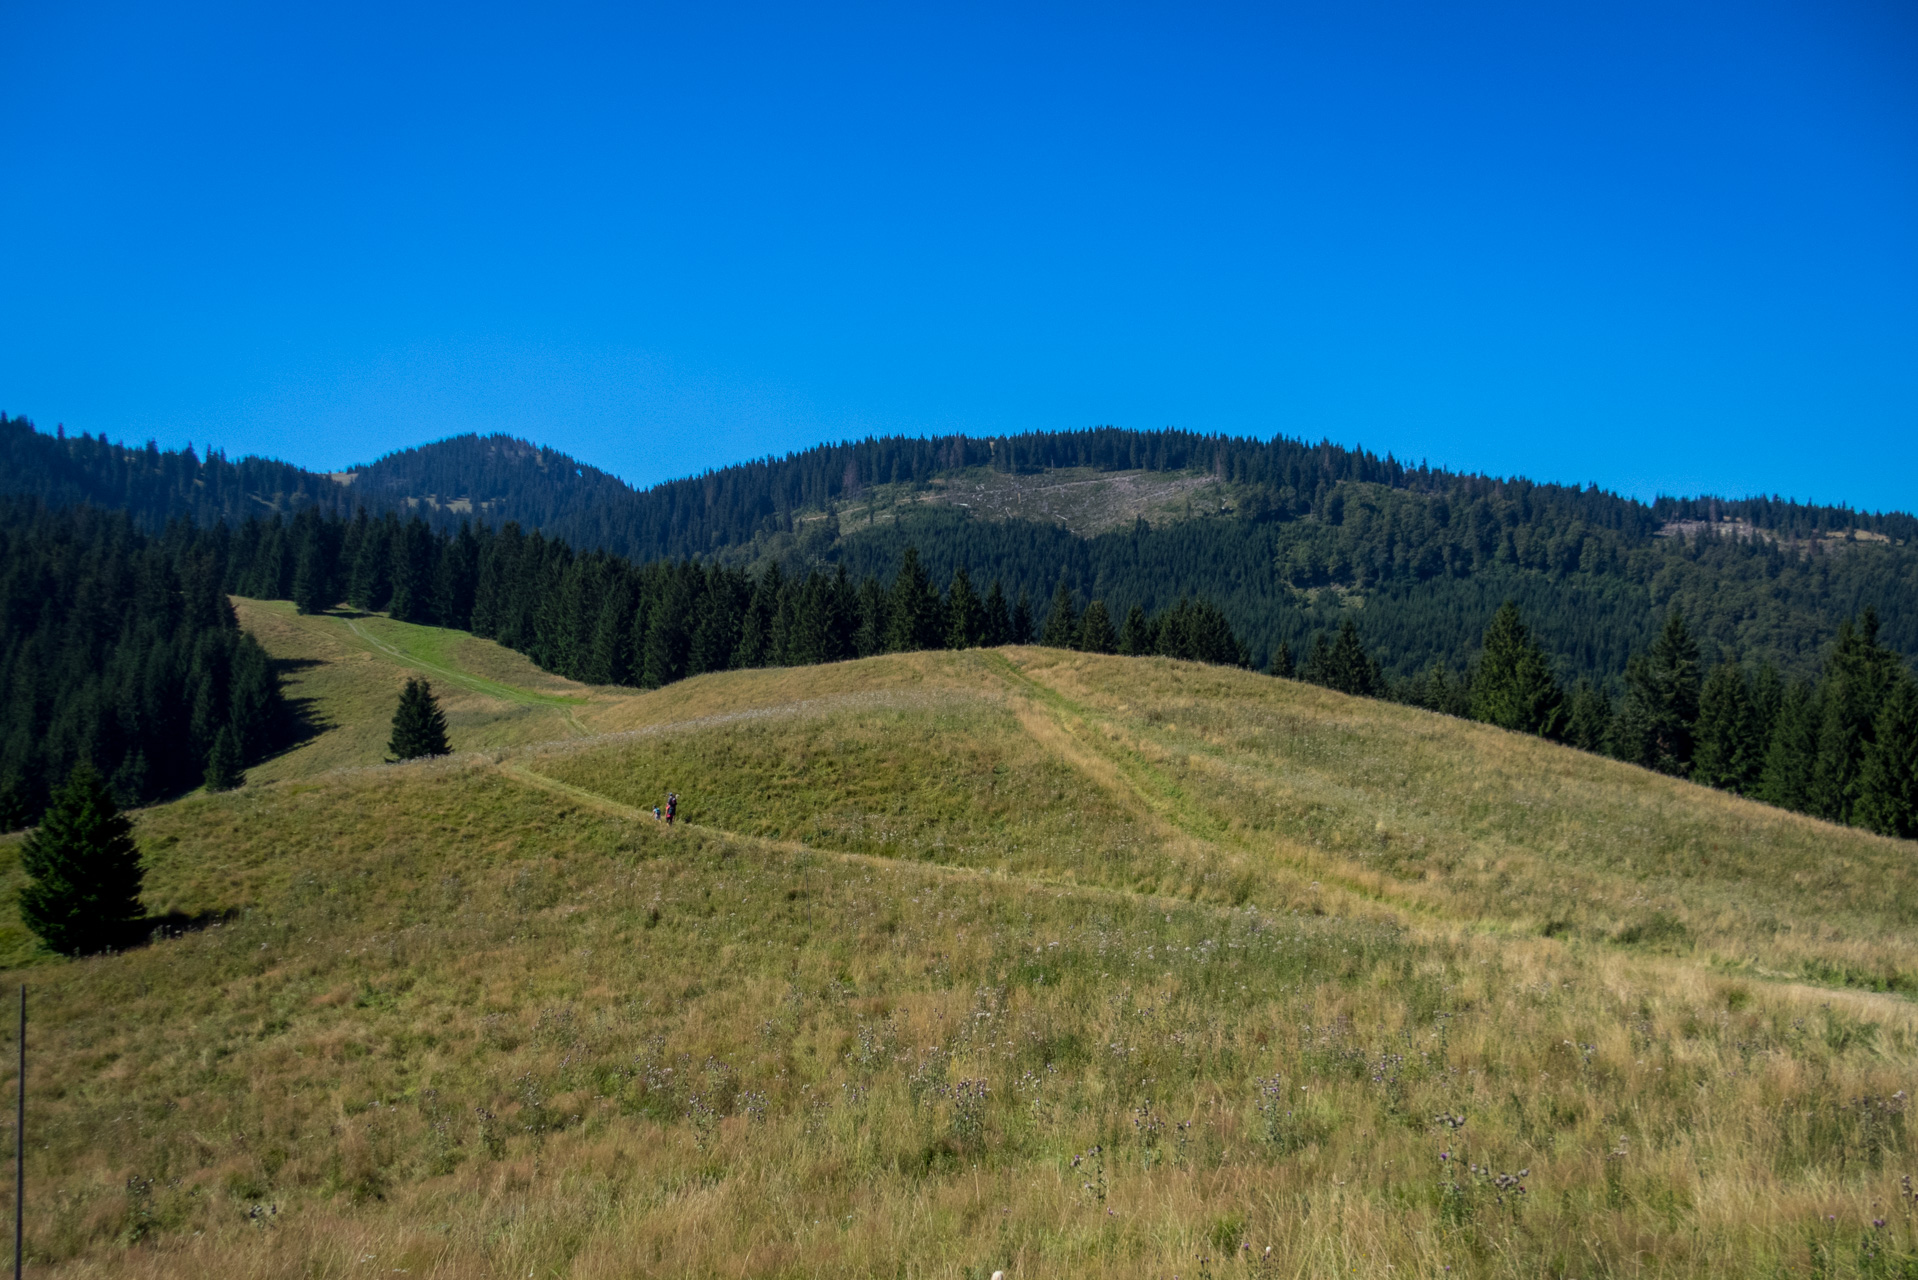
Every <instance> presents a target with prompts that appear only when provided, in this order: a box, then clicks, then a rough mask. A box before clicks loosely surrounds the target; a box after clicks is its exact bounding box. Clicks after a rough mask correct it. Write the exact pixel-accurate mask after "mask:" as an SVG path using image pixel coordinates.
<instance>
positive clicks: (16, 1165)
mask: <svg viewBox="0 0 1918 1280" xmlns="http://www.w3.org/2000/svg"><path fill="white" fill-rule="evenodd" d="M26 1224H27V984H26V983H24V982H23V983H21V984H20V1079H19V1080H18V1082H17V1083H16V1087H15V1089H14V1109H13V1280H20V1246H21V1243H22V1241H23V1240H24V1237H25V1232H26Z"/></svg>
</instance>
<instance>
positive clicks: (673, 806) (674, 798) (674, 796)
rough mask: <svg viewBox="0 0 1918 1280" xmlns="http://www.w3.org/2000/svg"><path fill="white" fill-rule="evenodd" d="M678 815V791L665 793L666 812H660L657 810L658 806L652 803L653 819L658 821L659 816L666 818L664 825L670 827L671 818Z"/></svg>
mask: <svg viewBox="0 0 1918 1280" xmlns="http://www.w3.org/2000/svg"><path fill="white" fill-rule="evenodd" d="M678 816H679V792H677V791H668V792H667V793H666V812H665V813H661V812H660V811H659V806H658V805H654V806H653V821H654V822H658V821H659V820H660V819H661V818H664V819H665V820H666V825H667V826H669V827H670V826H672V825H673V819H674V818H676V817H678Z"/></svg>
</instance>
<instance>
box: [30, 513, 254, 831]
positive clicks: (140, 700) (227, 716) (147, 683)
mask: <svg viewBox="0 0 1918 1280" xmlns="http://www.w3.org/2000/svg"><path fill="white" fill-rule="evenodd" d="M226 551H227V539H226V537H225V536H224V534H222V533H221V532H219V531H217V530H215V531H203V530H196V529H193V528H192V527H191V526H188V525H186V524H183V523H176V524H174V525H172V526H171V527H169V528H168V529H167V530H166V532H165V533H163V534H162V535H160V536H158V537H148V536H146V535H143V534H141V533H139V532H138V531H136V530H135V529H134V528H133V525H132V522H131V520H129V519H128V517H127V515H126V513H124V512H118V511H115V512H105V511H99V510H97V509H94V508H91V507H68V508H64V509H61V510H57V511H49V510H48V509H46V508H45V507H44V506H42V505H41V504H40V503H38V502H35V501H32V500H30V499H17V498H9V499H0V697H4V698H5V700H6V701H5V707H6V711H5V722H4V726H3V727H0V732H4V738H0V825H4V827H5V828H8V829H11V828H14V827H18V826H21V825H24V824H25V823H27V822H28V821H30V820H32V819H34V818H35V817H37V816H38V814H39V813H40V811H41V810H42V809H43V808H44V807H45V805H46V802H47V798H48V796H49V795H50V794H51V792H52V791H53V789H54V788H55V787H57V786H58V785H59V784H60V783H61V782H63V781H64V780H65V779H66V777H67V776H68V774H69V773H70V772H71V771H72V769H73V767H74V766H75V765H77V764H83V763H84V764H90V765H92V766H93V767H94V768H95V769H97V770H98V771H99V773H100V775H101V776H102V777H103V778H104V779H106V781H107V782H108V784H109V785H110V787H111V788H112V790H113V792H114V794H115V796H116V798H117V799H118V800H119V801H120V803H122V804H139V803H143V802H146V801H150V800H154V799H158V798H160V797H163V796H168V795H173V794H177V793H179V792H181V791H184V790H186V789H188V788H190V787H195V786H198V785H200V784H201V783H202V781H203V780H204V779H205V777H206V773H207V768H208V762H209V759H210V758H212V757H213V756H214V755H215V748H216V746H218V745H221V744H222V743H224V747H223V752H237V755H238V757H239V759H241V760H255V759H258V758H259V757H261V756H262V755H264V754H266V753H267V752H268V751H270V750H272V749H273V748H274V747H275V746H277V745H278V744H279V742H280V741H281V740H282V738H283V737H284V736H285V735H286V733H287V732H288V730H289V723H288V716H287V709H286V706H285V705H284V703H283V700H282V698H281V695H280V687H279V680H278V678H277V676H276V675H275V674H274V672H273V669H272V665H271V663H270V662H269V660H268V658H267V655H266V652H265V650H263V649H261V648H260V646H259V644H258V643H256V642H255V641H254V639H253V638H252V637H251V636H249V635H246V634H245V633H243V632H242V631H241V630H240V628H239V625H238V624H237V622H235V620H234V617H233V608H232V606H231V605H229V604H228V603H227V598H226V590H227V582H226V579H227V577H228V564H227V560H226Z"/></svg>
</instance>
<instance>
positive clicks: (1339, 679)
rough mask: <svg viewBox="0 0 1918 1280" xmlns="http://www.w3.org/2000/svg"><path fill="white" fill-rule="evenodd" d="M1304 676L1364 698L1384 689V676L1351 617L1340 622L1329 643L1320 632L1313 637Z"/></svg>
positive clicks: (1341, 691) (1375, 694)
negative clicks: (1334, 638)
mask: <svg viewBox="0 0 1918 1280" xmlns="http://www.w3.org/2000/svg"><path fill="white" fill-rule="evenodd" d="M1305 678H1306V679H1307V680H1310V681H1312V683H1314V684H1322V685H1324V686H1325V687H1326V688H1328V689H1336V690H1338V691H1339V692H1340V693H1351V694H1357V695H1359V696H1361V697H1366V698H1377V697H1381V696H1383V695H1384V693H1385V677H1384V676H1383V675H1382V674H1381V673H1380V671H1379V664H1378V662H1377V661H1376V660H1374V659H1373V658H1371V657H1370V656H1369V655H1367V654H1366V652H1365V646H1364V645H1363V644H1362V643H1361V642H1360V641H1359V629H1358V625H1357V624H1356V623H1354V622H1353V621H1352V619H1350V618H1346V619H1344V620H1343V621H1341V622H1340V623H1339V635H1338V639H1336V640H1334V641H1333V642H1332V643H1331V644H1329V645H1328V644H1326V643H1325V636H1324V634H1323V633H1320V634H1319V635H1316V636H1314V637H1313V638H1312V656H1311V658H1310V659H1309V660H1308V662H1307V666H1306V672H1305Z"/></svg>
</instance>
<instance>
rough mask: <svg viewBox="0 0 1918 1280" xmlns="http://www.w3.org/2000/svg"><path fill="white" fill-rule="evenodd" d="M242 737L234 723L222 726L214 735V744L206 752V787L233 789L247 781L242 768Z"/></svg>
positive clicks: (211, 788)
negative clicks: (240, 737) (236, 732)
mask: <svg viewBox="0 0 1918 1280" xmlns="http://www.w3.org/2000/svg"><path fill="white" fill-rule="evenodd" d="M241 763H242V761H241V759H240V739H239V736H238V735H237V734H235V733H234V732H233V726H232V725H230V724H229V725H222V726H220V731H219V732H218V733H216V734H214V735H213V746H212V748H211V749H210V750H209V751H208V752H207V754H206V789H207V790H208V791H231V790H233V789H234V788H235V787H237V786H239V785H240V784H241V783H243V782H245V781H246V774H245V772H243V771H242V770H241V768H240V765H241Z"/></svg>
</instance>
